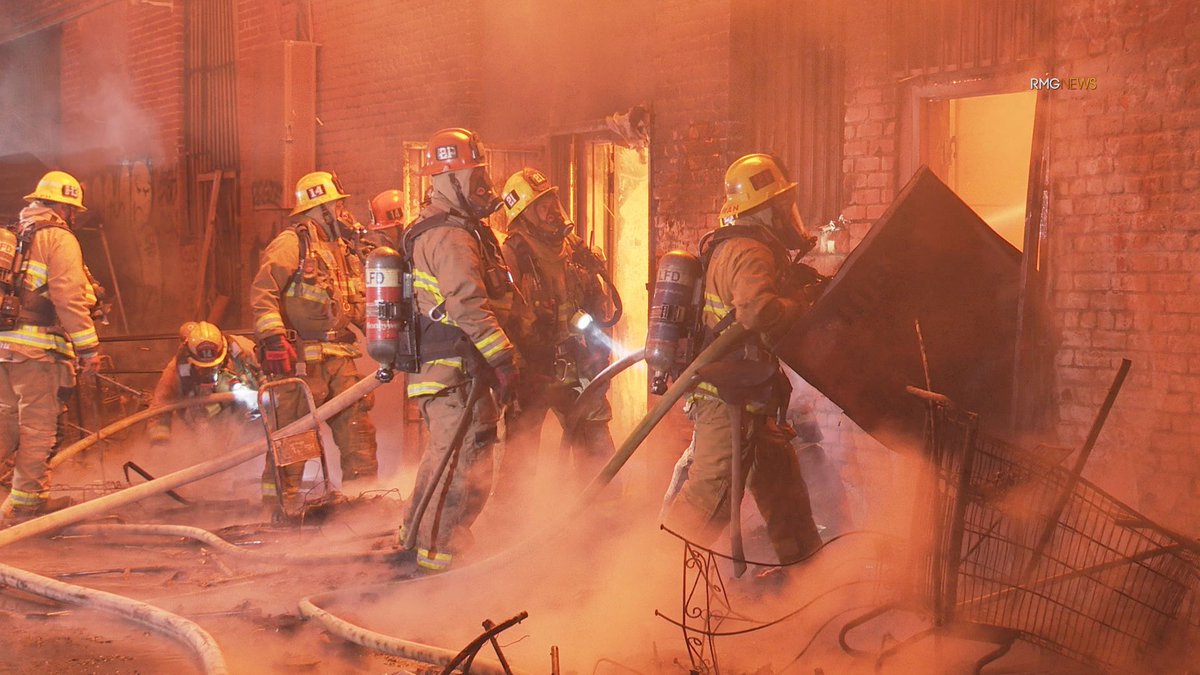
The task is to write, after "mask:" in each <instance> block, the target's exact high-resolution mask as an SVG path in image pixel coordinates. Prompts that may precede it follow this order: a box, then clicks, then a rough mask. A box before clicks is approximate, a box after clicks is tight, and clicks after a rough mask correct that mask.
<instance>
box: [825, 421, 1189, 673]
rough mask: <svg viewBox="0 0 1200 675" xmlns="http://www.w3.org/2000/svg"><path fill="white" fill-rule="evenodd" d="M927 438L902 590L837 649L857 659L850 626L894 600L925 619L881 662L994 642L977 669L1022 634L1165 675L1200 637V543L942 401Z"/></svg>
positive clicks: (1110, 667) (1097, 664)
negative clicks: (935, 639)
mask: <svg viewBox="0 0 1200 675" xmlns="http://www.w3.org/2000/svg"><path fill="white" fill-rule="evenodd" d="M927 439H928V440H927V452H928V459H929V462H930V465H931V469H932V470H931V472H930V475H928V476H927V478H926V480H925V482H924V484H923V485H921V486H920V487H919V488H918V493H917V501H916V504H917V505H918V511H917V513H915V514H914V529H913V532H914V538H913V543H914V549H913V550H914V554H913V557H912V567H911V569H912V571H913V573H914V576H913V583H912V586H911V596H910V597H907V598H904V599H903V601H901V602H899V603H896V604H895V605H890V606H888V607H880V608H877V609H875V610H873V611H871V612H869V613H868V614H866V615H863V616H861V617H859V618H857V619H855V620H854V621H851V622H850V623H848V624H846V625H845V626H844V627H843V629H842V633H841V636H840V641H841V644H842V647H843V649H845V650H846V651H848V652H852V653H859V654H861V653H862V652H861V651H859V650H855V649H853V648H851V647H850V646H849V644H848V641H847V637H848V634H849V633H850V632H851V631H853V630H854V629H856V628H857V627H859V626H862V625H863V624H865V623H867V622H868V621H871V620H873V619H875V618H876V617H879V616H881V615H883V614H884V613H886V612H887V611H889V610H891V609H894V608H896V607H897V606H901V607H906V608H909V609H918V610H920V611H921V612H923V613H925V614H926V615H927V616H928V617H929V618H930V619H931V627H930V628H929V629H927V630H925V631H922V632H920V633H918V634H916V635H914V636H913V637H911V638H909V639H908V640H905V641H904V642H901V643H898V644H896V645H893V646H892V647H890V648H889V649H887V650H885V651H883V652H880V653H878V654H876V658H877V660H876V666H877V669H878V668H880V667H882V664H883V663H884V661H885V660H887V659H888V658H890V657H891V656H893V655H894V654H895V653H897V652H899V651H901V650H903V649H906V648H908V647H909V646H911V645H912V644H913V643H914V642H916V641H917V640H920V639H922V638H924V637H927V636H930V635H935V634H938V635H952V636H958V637H965V638H968V639H972V640H983V641H988V642H993V643H995V644H996V649H994V650H993V651H992V652H990V653H989V654H987V655H986V656H984V657H983V658H982V659H980V660H979V661H978V662H977V663H976V672H979V670H981V669H982V668H983V666H984V665H986V664H987V663H990V662H991V661H994V660H996V659H999V658H1000V657H1002V656H1004V654H1006V653H1007V652H1008V651H1009V649H1010V648H1011V647H1012V645H1013V643H1014V642H1015V641H1016V640H1018V639H1020V640H1026V641H1028V642H1031V643H1033V644H1035V645H1038V646H1040V647H1042V648H1044V649H1046V650H1049V651H1051V652H1055V653H1058V654H1062V655H1064V656H1066V657H1069V658H1071V659H1074V660H1076V661H1078V662H1080V663H1082V664H1084V665H1086V666H1088V667H1089V668H1090V669H1093V670H1096V671H1102V672H1131V671H1134V672H1144V671H1146V670H1147V669H1149V670H1150V671H1155V670H1158V671H1159V672H1161V670H1162V669H1165V668H1166V667H1167V666H1165V665H1157V664H1161V663H1162V661H1161V660H1162V659H1166V658H1168V655H1170V654H1178V653H1179V650H1180V649H1181V647H1183V646H1184V645H1188V644H1191V645H1196V644H1200V642H1197V640H1198V639H1200V543H1198V542H1197V541H1196V540H1195V539H1189V538H1187V537H1185V536H1183V535H1180V534H1178V533H1175V532H1172V531H1170V530H1168V529H1167V528H1164V527H1162V526H1159V525H1157V524H1155V523H1153V522H1151V521H1150V520H1149V519H1147V518H1146V517H1144V516H1142V515H1141V514H1139V513H1138V512H1136V511H1134V510H1133V509H1132V508H1130V507H1129V506H1127V505H1126V504H1123V503H1122V502H1120V501H1118V500H1117V499H1115V498H1113V497H1112V496H1111V495H1109V494H1107V493H1106V492H1104V491H1103V490H1101V489H1100V488H1098V487H1096V486H1095V485H1093V484H1091V483H1090V482H1088V481H1087V480H1085V479H1082V478H1080V477H1079V476H1078V475H1076V474H1075V473H1073V472H1072V471H1069V470H1067V469H1065V468H1063V467H1062V466H1059V465H1058V464H1057V463H1055V462H1054V461H1053V460H1051V459H1047V458H1046V455H1045V453H1036V452H1033V451H1030V450H1027V449H1023V448H1020V447H1017V446H1015V445H1012V444H1009V443H1005V442H1003V441H1000V440H997V439H994V438H990V437H988V436H986V435H984V434H981V433H980V432H979V429H978V420H977V417H976V415H975V414H974V413H970V412H965V411H961V410H958V409H956V408H955V407H954V406H953V405H952V404H950V403H949V402H948V401H945V400H943V401H942V402H941V403H936V404H931V412H930V427H929V433H928V434H927ZM922 533H923V534H922ZM922 544H924V545H922ZM1172 663H1177V662H1172Z"/></svg>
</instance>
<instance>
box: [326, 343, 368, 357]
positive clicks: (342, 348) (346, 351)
mask: <svg viewBox="0 0 1200 675" xmlns="http://www.w3.org/2000/svg"><path fill="white" fill-rule="evenodd" d="M321 355H322V356H344V357H346V358H348V359H357V358H358V357H360V356H362V352H360V351H359V350H358V347H355V346H354V345H352V344H350V343H349V342H322V343H321Z"/></svg>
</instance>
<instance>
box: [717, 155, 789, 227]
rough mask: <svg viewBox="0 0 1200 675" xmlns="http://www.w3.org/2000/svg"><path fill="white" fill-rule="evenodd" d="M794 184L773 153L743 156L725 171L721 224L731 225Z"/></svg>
mask: <svg viewBox="0 0 1200 675" xmlns="http://www.w3.org/2000/svg"><path fill="white" fill-rule="evenodd" d="M795 188H796V183H793V182H792V181H791V180H790V179H789V178H788V177H787V174H786V173H784V171H783V167H782V166H780V165H779V162H778V160H776V159H775V158H774V157H772V156H771V155H767V154H763V153H754V154H751V155H746V156H744V157H740V158H738V159H737V160H734V162H733V164H730V165H729V169H728V170H727V171H725V205H724V206H722V207H721V224H722V225H732V224H733V221H735V220H736V219H737V218H738V216H740V215H742V214H744V213H746V212H747V211H749V210H751V209H754V208H757V207H759V206H762V205H763V204H766V203H767V202H769V201H770V200H772V199H774V198H776V197H778V196H779V195H781V194H784V193H785V192H788V191H790V190H794V189H795Z"/></svg>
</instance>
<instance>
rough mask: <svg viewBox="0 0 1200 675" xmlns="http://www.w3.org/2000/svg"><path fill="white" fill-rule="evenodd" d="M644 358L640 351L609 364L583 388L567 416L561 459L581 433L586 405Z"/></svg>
mask: <svg viewBox="0 0 1200 675" xmlns="http://www.w3.org/2000/svg"><path fill="white" fill-rule="evenodd" d="M644 358H646V350H645V349H639V350H637V351H636V352H633V353H632V354H626V355H625V356H623V357H621V358H620V359H617V360H616V361H613V362H612V363H610V364H608V365H607V366H606V367H605V368H604V370H602V371H600V372H599V373H597V374H596V377H594V378H592V381H591V382H588V384H587V386H586V387H584V388H583V391H581V392H579V395H578V396H576V397H575V402H574V403H573V404H571V412H570V413H568V414H567V418H566V420H564V422H563V433H562V438H561V440H560V441H559V443H558V450H559V453H560V454H559V456H560V457H565V456H566V453H568V452H570V450H571V443H572V442H573V441H574V440H575V435H576V434H577V433H578V431H579V425H580V424H581V423H583V417H584V415H585V414H586V411H587V410H588V408H587V407H586V405H590V404H591V401H592V399H593V398H595V397H596V396H599V395H600V392H602V391H604V387H605V386H607V385H608V383H609V382H611V381H612V379H613V378H614V377H616V376H617V375H620V374H621V373H622V372H624V371H625V370H627V369H628V368H629V367H630V366H632V365H633V364H635V363H637V362H638V361H641V360H642V359H644Z"/></svg>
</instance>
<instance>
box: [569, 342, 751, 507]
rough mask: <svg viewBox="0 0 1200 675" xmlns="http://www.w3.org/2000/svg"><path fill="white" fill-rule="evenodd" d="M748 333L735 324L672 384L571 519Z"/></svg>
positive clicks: (577, 504) (589, 489)
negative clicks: (707, 370)
mask: <svg viewBox="0 0 1200 675" xmlns="http://www.w3.org/2000/svg"><path fill="white" fill-rule="evenodd" d="M749 332H750V331H749V329H747V328H746V327H745V326H743V325H742V324H740V323H736V322H735V323H734V324H733V325H732V326H730V327H729V328H726V329H725V330H724V331H723V332H722V333H721V334H720V335H719V336H717V339H716V340H713V342H712V344H710V345H709V346H708V347H707V348H705V349H704V351H702V352H700V354H698V355H697V356H696V358H695V359H694V360H693V361H692V362H691V364H689V365H688V367H687V368H684V370H683V372H682V373H680V374H679V377H677V378H675V382H673V383H672V384H671V386H670V388H668V389H667V391H666V393H664V394H663V395H662V398H660V399H659V400H658V403H656V404H655V405H654V407H653V408H651V409H650V412H648V413H646V416H645V417H643V418H642V421H641V422H638V425H637V426H636V427H634V428H633V431H632V432H630V434H629V437H628V438H626V439H625V441H624V442H623V443H621V447H619V448H617V451H616V452H615V453H613V456H612V458H611V459H609V460H608V464H605V465H604V467H603V468H602V469H600V473H598V474H596V477H595V478H593V479H592V482H591V483H589V484H588V486H587V487H586V488H585V489H584V491H583V495H582V496H581V497H580V498H579V500H578V501H576V502H575V508H574V509H572V511H571V512H570V513H571V515H572V516H574V515H575V514H578V513H579V512H580V511H582V510H583V509H584V508H586V507H587V505H588V503H590V502H591V501H592V499H594V498H595V496H596V495H597V494H599V493H600V491H601V490H603V489H604V487H605V486H606V485H608V484H609V483H610V482H612V479H613V477H614V476H616V475H617V472H618V471H620V470H621V467H623V466H625V462H628V461H629V458H630V457H632V456H633V453H634V452H635V451H637V449H638V447H640V446H641V444H642V441H644V440H646V437H647V436H649V435H650V432H651V431H653V430H654V427H656V426H658V423H659V422H661V421H662V418H663V417H666V415H667V412H669V411H670V410H671V408H672V407H673V406H674V405H675V404H676V403H678V402H679V399H681V398H683V397H684V395H685V394H687V393H688V392H690V391H691V390H692V387H694V386H696V383H697V382H698V381H699V379H700V377H699V374H698V371H699V370H700V369H701V368H703V367H704V366H706V365H708V364H710V363H712V362H714V361H716V360H717V359H720V358H721V357H722V356H725V355H726V354H728V353H729V352H731V351H733V349H734V348H735V347H737V346H738V345H739V344H740V343H741V341H742V340H743V339H744V338H745V337H746V334H747V333H749ZM606 370H607V369H606ZM597 379H598V378H597Z"/></svg>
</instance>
